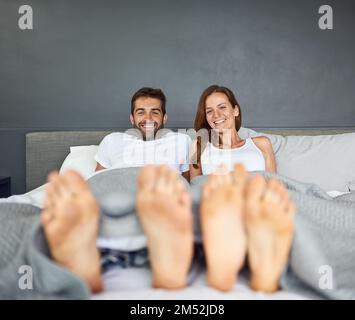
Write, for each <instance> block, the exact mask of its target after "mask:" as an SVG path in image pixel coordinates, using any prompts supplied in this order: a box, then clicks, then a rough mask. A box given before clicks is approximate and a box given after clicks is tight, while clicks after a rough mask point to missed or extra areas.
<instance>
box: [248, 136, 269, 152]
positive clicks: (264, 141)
mask: <svg viewBox="0 0 355 320" xmlns="http://www.w3.org/2000/svg"><path fill="white" fill-rule="evenodd" d="M251 139H252V141H253V142H254V143H255V144H256V146H257V147H258V148H259V149H261V150H265V151H267V150H270V148H272V145H271V141H270V139H269V138H268V137H266V136H260V137H254V138H251Z"/></svg>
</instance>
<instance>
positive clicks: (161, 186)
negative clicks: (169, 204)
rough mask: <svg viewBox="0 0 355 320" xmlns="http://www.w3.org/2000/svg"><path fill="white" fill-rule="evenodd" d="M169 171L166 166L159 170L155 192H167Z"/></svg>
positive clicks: (160, 167)
mask: <svg viewBox="0 0 355 320" xmlns="http://www.w3.org/2000/svg"><path fill="white" fill-rule="evenodd" d="M168 176H169V170H168V168H167V167H166V166H165V165H161V166H159V167H158V168H157V179H156V184H155V191H156V192H161V193H164V192H166V191H167V189H166V188H167V182H168Z"/></svg>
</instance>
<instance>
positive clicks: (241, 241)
mask: <svg viewBox="0 0 355 320" xmlns="http://www.w3.org/2000/svg"><path fill="white" fill-rule="evenodd" d="M220 170H223V169H220ZM246 179H247V172H246V171H245V169H244V167H243V166H241V165H237V166H236V167H235V169H234V171H233V172H232V173H230V174H221V172H217V174H214V175H210V176H209V177H208V181H207V183H206V185H205V186H204V188H203V192H202V202H201V210H200V211H201V212H200V217H201V229H202V238H203V245H204V250H205V254H206V262H207V281H208V283H209V285H211V286H212V287H214V288H216V289H218V290H221V291H228V290H231V289H232V288H233V286H234V285H235V282H236V280H237V275H238V272H239V270H240V269H241V267H242V266H243V264H244V260H245V255H246V235H245V230H244V222H243V211H244V187H245V183H246Z"/></svg>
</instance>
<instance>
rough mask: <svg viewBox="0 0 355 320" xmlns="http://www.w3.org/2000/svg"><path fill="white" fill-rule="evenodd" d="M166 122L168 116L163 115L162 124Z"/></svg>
mask: <svg viewBox="0 0 355 320" xmlns="http://www.w3.org/2000/svg"><path fill="white" fill-rule="evenodd" d="M167 121H168V115H167V114H164V117H163V124H165V123H166V122H167Z"/></svg>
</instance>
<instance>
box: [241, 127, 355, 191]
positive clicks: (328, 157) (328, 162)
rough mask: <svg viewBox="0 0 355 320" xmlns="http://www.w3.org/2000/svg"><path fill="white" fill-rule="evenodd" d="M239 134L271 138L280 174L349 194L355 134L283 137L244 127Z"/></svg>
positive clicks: (353, 175)
mask: <svg viewBox="0 0 355 320" xmlns="http://www.w3.org/2000/svg"><path fill="white" fill-rule="evenodd" d="M240 135H241V137H242V138H243V139H245V138H248V137H254V136H260V135H265V136H267V137H269V138H270V140H271V143H272V145H273V149H274V152H275V156H276V162H277V172H278V173H279V174H281V175H284V176H288V177H290V178H293V179H295V180H298V181H302V182H308V183H315V184H317V185H318V186H320V187H321V188H322V189H324V190H326V191H331V190H337V191H342V192H347V191H349V189H350V188H351V181H355V133H345V134H335V135H320V136H286V137H282V136H280V135H272V134H264V133H262V132H256V131H254V130H250V129H247V128H241V131H240ZM352 187H353V186H352Z"/></svg>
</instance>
